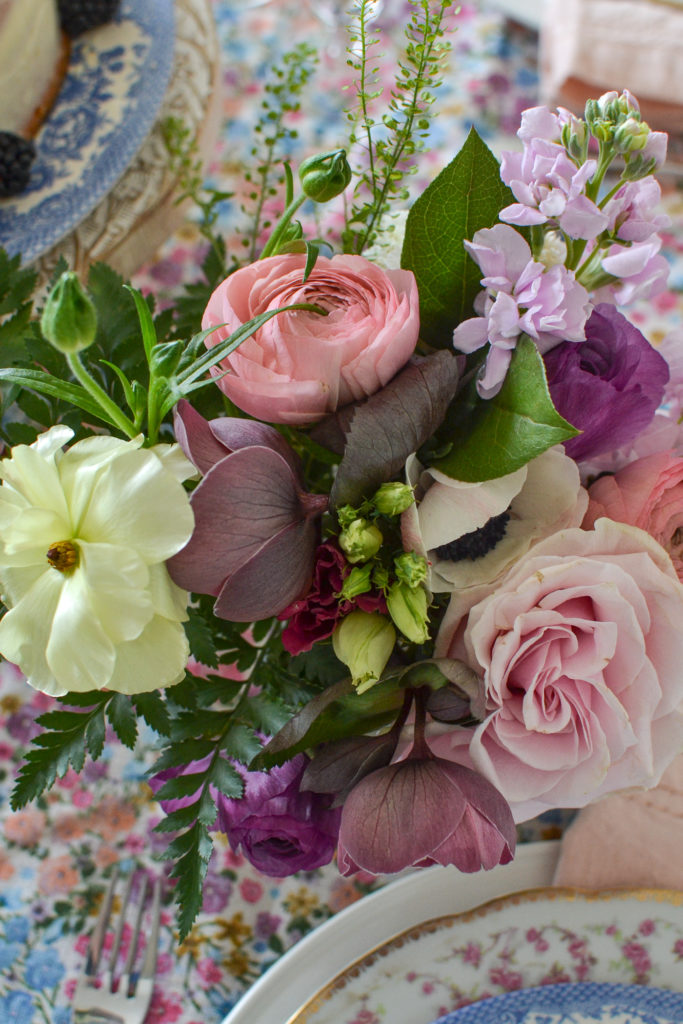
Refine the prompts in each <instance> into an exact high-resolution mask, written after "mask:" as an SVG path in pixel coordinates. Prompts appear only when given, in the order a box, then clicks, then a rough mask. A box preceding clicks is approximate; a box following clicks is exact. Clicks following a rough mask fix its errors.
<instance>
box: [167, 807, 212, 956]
mask: <svg viewBox="0 0 683 1024" xmlns="http://www.w3.org/2000/svg"><path fill="white" fill-rule="evenodd" d="M190 832H191V843H190V845H189V847H188V850H187V853H186V854H185V855H184V856H183V857H181V858H180V860H177V861H176V863H175V864H174V866H173V869H172V871H171V878H176V879H177V880H178V881H177V885H176V887H175V892H174V895H175V899H176V903H177V904H178V907H179V913H178V932H179V939H180V941H181V942H182V941H183V939H185V938H186V937H187V935H189V932H190V929H191V928H192V925H193V923H194V920H195V918H196V916H197V914H198V913H199V911H200V909H201V906H202V899H203V892H202V890H203V886H204V879H205V878H206V872H207V869H208V866H209V859H210V857H211V853H212V850H213V843H212V841H211V837H210V835H209V831H208V828H207V826H206V825H204V824H202V822H201V821H199V820H197V821H196V822H195V823H194V825H193V826H192V827H191V829H190ZM171 856H172V855H171Z"/></svg>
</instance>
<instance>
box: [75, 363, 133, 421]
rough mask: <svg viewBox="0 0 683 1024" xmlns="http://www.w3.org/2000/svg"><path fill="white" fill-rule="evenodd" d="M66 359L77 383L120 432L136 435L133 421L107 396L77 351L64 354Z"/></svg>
mask: <svg viewBox="0 0 683 1024" xmlns="http://www.w3.org/2000/svg"><path fill="white" fill-rule="evenodd" d="M66 361H67V363H68V364H69V369H70V370H71V372H72V373H73V375H74V377H75V378H76V380H77V381H78V382H79V384H81V385H82V386H83V387H84V388H85V390H86V391H87V392H88V394H89V395H90V396H91V397H92V398H94V399H95V401H96V402H97V404H98V405H99V406H101V408H102V409H103V410H104V411H105V412H106V414H107V416H108V417H109V419H110V420H111V422H112V423H114V424H115V425H116V426H117V427H118V429H119V430H120V431H121V433H122V434H125V435H126V437H130V438H133V437H137V436H138V434H139V433H140V431H139V430H138V429H137V428H136V426H135V424H134V423H133V421H132V420H130V419H129V418H128V417H127V416H126V414H125V413H123V412H121V410H120V409H119V407H118V405H117V404H116V402H115V401H114V400H113V399H111V398H110V397H109V395H108V394H107V392H106V391H104V389H103V388H101V387H100V385H99V384H98V383H97V381H96V380H95V378H94V377H93V376H92V375H91V374H90V372H89V371H88V370H87V369H86V368H85V366H84V365H83V362H82V361H81V357H80V354H79V353H78V352H69V353H68V354H67V356H66Z"/></svg>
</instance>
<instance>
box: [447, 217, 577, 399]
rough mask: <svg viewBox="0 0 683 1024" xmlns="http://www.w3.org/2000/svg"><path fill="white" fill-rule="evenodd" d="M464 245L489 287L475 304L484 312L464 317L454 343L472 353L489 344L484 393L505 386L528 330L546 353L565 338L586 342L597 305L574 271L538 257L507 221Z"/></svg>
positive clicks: (480, 383)
mask: <svg viewBox="0 0 683 1024" xmlns="http://www.w3.org/2000/svg"><path fill="white" fill-rule="evenodd" d="M465 247H466V248H467V250H468V252H469V253H470V255H471V256H472V258H473V259H474V260H476V262H477V263H478V264H479V266H480V267H481V269H482V271H483V274H484V276H483V277H482V284H483V285H484V287H485V288H486V292H484V293H482V294H480V295H479V296H478V297H477V302H476V304H475V305H476V308H477V309H478V310H482V311H483V313H484V315H483V316H479V317H472V318H471V319H469V320H463V322H462V323H461V324H459V325H458V326H457V327H456V328H455V331H454V332H453V344H454V346H455V348H456V349H459V350H460V351H461V352H468V353H469V352H474V351H476V350H477V349H479V348H481V347H482V346H483V345H485V344H486V342H487V341H488V342H489V343H490V345H491V348H490V350H489V353H488V355H487V358H486V367H485V371H484V374H483V376H482V377H481V378H480V380H479V381H478V382H477V388H478V390H479V394H480V395H482V397H484V398H490V397H492V396H493V395H495V394H496V393H497V392H498V391H499V390H500V387H501V385H502V383H503V380H504V379H505V374H506V373H507V370H508V366H509V365H510V359H511V358H512V352H513V350H514V348H515V346H516V344H517V339H518V338H519V336H520V334H523V333H525V334H528V335H529V337H530V338H532V339H533V340H534V341H535V342H536V345H537V346H538V349H539V351H540V352H542V353H543V352H547V351H548V350H549V349H551V348H553V347H554V346H555V345H559V344H560V342H563V341H572V342H575V341H583V339H584V327H585V323H586V318H587V316H588V314H589V312H590V310H591V308H592V307H591V304H590V301H589V298H588V292H587V291H586V289H585V288H584V287H583V285H580V284H579V283H578V281H577V280H576V278H575V277H574V274H573V272H572V271H570V270H567V268H566V267H564V266H562V265H559V264H558V265H556V266H554V267H551V268H550V269H547V268H546V267H545V266H544V265H543V264H542V263H537V262H535V261H534V260H533V259H532V257H531V249H530V248H529V246H528V244H527V242H526V241H525V239H524V238H523V237H522V235H520V234H519V232H518V231H515V229H514V228H512V227H509V226H508V225H507V224H496V225H495V226H494V227H492V228H482V229H481V230H480V231H477V232H475V234H474V237H473V239H472V241H471V242H465ZM482 298H483V302H482V301H481V300H482Z"/></svg>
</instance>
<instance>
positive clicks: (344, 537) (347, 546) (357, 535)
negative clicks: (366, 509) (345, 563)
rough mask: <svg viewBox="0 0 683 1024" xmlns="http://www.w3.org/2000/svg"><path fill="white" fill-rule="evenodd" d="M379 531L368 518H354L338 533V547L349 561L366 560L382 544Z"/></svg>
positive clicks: (372, 555)
mask: <svg viewBox="0 0 683 1024" xmlns="http://www.w3.org/2000/svg"><path fill="white" fill-rule="evenodd" d="M383 540H384V538H383V537H382V534H381V532H380V531H379V530H378V529H377V527H376V526H375V525H374V524H373V523H371V522H370V521H369V520H368V519H354V520H353V522H352V523H350V524H349V525H348V527H347V528H346V529H345V530H342V532H341V533H340V534H339V547H340V548H341V549H342V551H343V552H344V553H345V554H346V557H347V559H348V560H349V562H367V561H368V560H369V559H370V558H373V557H374V556H375V555H376V554H377V552H378V551H379V549H380V548H381V546H382V541H383Z"/></svg>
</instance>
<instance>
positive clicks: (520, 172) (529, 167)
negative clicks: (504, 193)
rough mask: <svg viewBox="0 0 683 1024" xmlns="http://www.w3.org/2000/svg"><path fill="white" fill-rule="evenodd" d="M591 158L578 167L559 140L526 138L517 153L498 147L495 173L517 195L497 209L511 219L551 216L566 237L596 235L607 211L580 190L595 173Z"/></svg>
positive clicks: (540, 221) (540, 220)
mask: <svg viewBox="0 0 683 1024" xmlns="http://www.w3.org/2000/svg"><path fill="white" fill-rule="evenodd" d="M596 167H597V164H596V162H595V160H586V162H585V163H584V164H582V165H581V167H577V166H576V164H575V163H574V162H573V160H570V159H569V157H568V156H567V153H566V151H565V149H564V147H563V146H559V145H556V144H555V143H554V142H548V141H546V140H545V139H538V138H535V139H531V140H530V141H528V142H525V144H524V150H523V152H522V153H513V152H506V153H503V158H502V163H501V169H500V176H501V178H502V179H503V181H504V182H505V184H506V185H508V186H509V187H510V188H511V189H512V192H513V195H514V196H515V199H517V202H516V203H512V204H511V205H510V206H506V207H505V208H504V209H503V210H501V211H500V219H501V220H503V221H506V222H508V223H510V224H522V225H529V224H546V223H547V222H548V221H554V222H556V223H557V224H559V226H560V228H561V229H562V230H563V231H564V232H565V233H566V234H568V235H569V236H570V237H571V238H585V239H593V238H596V237H597V236H598V235H599V234H600V233H601V232H602V231H604V230H605V228H606V227H607V217H606V216H605V214H604V213H603V211H602V210H600V209H599V207H598V206H596V204H595V203H594V202H593V201H592V200H591V199H589V198H588V196H586V195H585V187H586V184H587V183H588V181H589V180H590V179H591V178H592V176H593V174H594V173H595V170H596Z"/></svg>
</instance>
